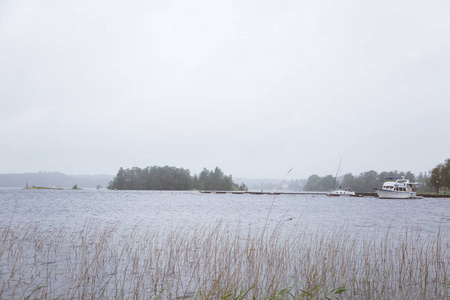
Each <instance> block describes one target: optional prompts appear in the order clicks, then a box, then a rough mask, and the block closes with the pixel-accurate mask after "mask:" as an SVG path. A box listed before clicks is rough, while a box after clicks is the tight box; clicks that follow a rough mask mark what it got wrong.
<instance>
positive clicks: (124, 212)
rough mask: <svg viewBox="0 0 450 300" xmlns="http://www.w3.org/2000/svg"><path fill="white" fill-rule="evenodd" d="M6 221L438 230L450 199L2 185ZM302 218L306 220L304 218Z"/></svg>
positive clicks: (1, 218)
mask: <svg viewBox="0 0 450 300" xmlns="http://www.w3.org/2000/svg"><path fill="white" fill-rule="evenodd" d="M0 207H1V208H2V209H1V210H0V228H1V227H5V226H7V225H8V224H9V223H10V222H12V224H13V225H14V224H23V223H38V224H40V226H43V227H44V228H55V227H60V226H69V227H79V226H83V225H84V224H85V222H86V221H89V222H92V223H94V224H98V225H105V224H112V223H115V222H121V223H123V224H124V225H125V226H129V227H131V226H135V225H140V226H148V227H158V228H161V227H162V228H163V227H173V226H196V225H198V224H214V223H216V222H217V221H222V222H223V223H226V224H230V225H239V226H241V227H243V228H262V227H264V225H265V224H266V219H268V220H267V224H268V226H272V227H273V226H276V225H279V224H280V223H281V224H282V226H284V227H286V228H292V227H293V226H294V225H295V226H297V227H300V228H302V230H303V229H304V228H305V227H307V228H311V229H320V230H327V229H331V228H335V227H336V226H338V227H339V226H345V227H347V228H348V230H349V231H350V232H354V233H364V232H371V231H372V230H374V229H376V230H378V231H381V232H383V231H386V230H390V231H391V232H398V231H401V230H402V229H404V228H405V226H407V227H417V226H420V227H421V229H422V230H423V231H424V232H429V233H435V232H436V231H437V229H438V228H439V227H444V228H448V227H449V226H450V199H444V198H424V199H415V200H389V199H378V198H373V197H362V198H359V197H328V196H325V195H279V196H275V195H251V194H243V195H241V194H214V193H211V194H202V193H199V192H190V191H186V192H178V191H177V192H171V191H109V190H95V189H92V190H22V189H5V188H3V189H0ZM299 225H300V226H299Z"/></svg>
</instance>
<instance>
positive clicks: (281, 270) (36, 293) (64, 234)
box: [0, 188, 450, 299]
mask: <svg viewBox="0 0 450 300" xmlns="http://www.w3.org/2000/svg"><path fill="white" fill-rule="evenodd" d="M0 207H1V210H0V233H1V234H2V235H1V237H0V262H1V266H0V284H1V285H0V289H1V290H0V299H18V298H26V297H27V296H30V295H32V297H30V298H31V299H53V298H57V297H62V298H63V299H67V298H70V299H72V298H73V299H86V298H91V297H93V296H95V297H97V298H98V297H100V296H103V297H106V298H114V299H128V298H135V299H148V298H153V299H154V298H158V297H159V298H162V299H184V298H193V299H213V298H216V297H219V298H220V297H225V296H226V295H229V294H230V293H231V294H233V293H235V294H233V295H234V298H239V297H240V296H242V295H241V294H239V293H242V291H247V293H248V298H252V297H254V298H258V299H264V298H266V297H269V296H266V295H275V294H277V295H281V294H280V293H282V292H283V291H287V290H288V291H289V292H290V293H292V294H295V295H297V296H298V297H299V299H302V298H301V295H304V294H302V293H304V291H305V290H307V291H310V292H312V291H314V292H317V293H319V294H318V297H319V296H320V297H323V296H325V295H330V294H329V293H331V292H333V291H334V292H336V288H338V287H343V286H346V287H348V286H350V287H349V291H346V292H345V293H343V294H340V295H339V297H340V299H362V298H366V299H375V298H383V299H387V298H397V299H419V298H420V299H422V298H423V299H447V297H448V296H449V294H448V288H447V287H448V284H449V283H450V280H449V273H448V266H449V255H450V254H449V253H450V239H449V235H448V234H447V232H449V231H450V200H449V199H444V198H424V199H414V200H388V199H378V198H374V197H328V196H325V195H293V194H291V195H290V194H286V195H283V194H281V195H254V194H231V193H229V194H215V193H208V194H207V193H199V192H195V191H183V192H178V191H177V192H171V191H109V190H95V189H87V190H23V189H14V188H3V189H0ZM265 233H268V235H267V237H266V236H265V235H264V234H265ZM231 253H233V254H231ZM405 259H406V260H405ZM404 260H405V261H404ZM273 266H278V267H277V268H273ZM356 266H358V267H356ZM219 279H220V280H219ZM219 282H220V286H216V285H218V284H219ZM255 282H257V284H256V285H255ZM431 285H432V287H430V286H431ZM274 286H275V287H278V286H280V287H281V288H278V290H275V291H272V290H271V289H272V288H274ZM405 286H407V287H408V288H405ZM283 287H284V288H285V289H284V288H283ZM287 287H289V289H288V288H287ZM318 287H320V288H318ZM242 289H243V290H242ZM246 289H247V290H246ZM211 293H213V294H211ZM216 293H223V294H220V296H219V294H216ZM205 295H209V296H205ZM212 295H214V296H212ZM418 295H422V296H420V297H419V296H418ZM280 299H289V297H286V298H283V297H280Z"/></svg>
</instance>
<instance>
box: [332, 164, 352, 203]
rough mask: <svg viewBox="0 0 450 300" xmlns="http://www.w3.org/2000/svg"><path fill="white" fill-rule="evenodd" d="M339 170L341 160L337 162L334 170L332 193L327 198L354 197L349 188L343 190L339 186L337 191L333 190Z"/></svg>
mask: <svg viewBox="0 0 450 300" xmlns="http://www.w3.org/2000/svg"><path fill="white" fill-rule="evenodd" d="M340 170H341V160H339V166H338V168H337V170H336V177H334V183H333V188H332V191H331V192H330V193H329V194H328V195H329V196H356V194H355V192H354V191H352V189H350V188H343V187H341V186H339V189H337V190H335V189H334V187H335V185H336V181H337V176H338V173H339V171H340Z"/></svg>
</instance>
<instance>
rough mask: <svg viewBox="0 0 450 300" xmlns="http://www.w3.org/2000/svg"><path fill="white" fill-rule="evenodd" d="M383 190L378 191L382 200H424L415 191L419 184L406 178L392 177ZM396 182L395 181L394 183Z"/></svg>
mask: <svg viewBox="0 0 450 300" xmlns="http://www.w3.org/2000/svg"><path fill="white" fill-rule="evenodd" d="M386 180H387V181H386V182H385V183H384V184H383V187H382V188H381V189H377V194H378V198H381V199H422V197H420V196H417V193H416V191H415V189H416V186H417V183H415V182H410V181H409V180H408V179H405V178H396V177H390V178H386ZM394 180H395V181H394Z"/></svg>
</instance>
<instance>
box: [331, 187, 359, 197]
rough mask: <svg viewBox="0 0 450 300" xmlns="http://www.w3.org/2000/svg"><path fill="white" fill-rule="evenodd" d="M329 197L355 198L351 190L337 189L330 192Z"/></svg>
mask: <svg viewBox="0 0 450 300" xmlns="http://www.w3.org/2000/svg"><path fill="white" fill-rule="evenodd" d="M330 196H356V194H355V192H354V191H352V189H349V188H342V187H339V189H338V190H334V191H332V192H331V193H330Z"/></svg>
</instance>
